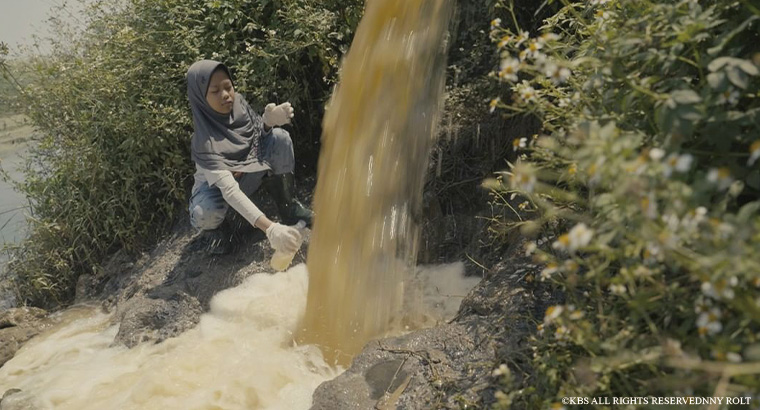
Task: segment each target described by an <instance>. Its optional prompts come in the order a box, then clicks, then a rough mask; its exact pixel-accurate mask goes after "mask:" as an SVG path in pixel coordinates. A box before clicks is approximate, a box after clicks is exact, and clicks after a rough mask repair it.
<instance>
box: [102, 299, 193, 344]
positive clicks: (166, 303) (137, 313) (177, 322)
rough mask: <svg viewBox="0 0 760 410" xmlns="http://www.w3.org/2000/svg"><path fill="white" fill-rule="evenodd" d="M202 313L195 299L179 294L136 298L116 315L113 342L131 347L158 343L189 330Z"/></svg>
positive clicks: (130, 300)
mask: <svg viewBox="0 0 760 410" xmlns="http://www.w3.org/2000/svg"><path fill="white" fill-rule="evenodd" d="M202 311H203V310H202V308H201V304H200V302H198V299H196V298H194V297H192V296H190V295H188V294H187V293H185V292H182V291H176V293H173V294H168V295H158V294H154V295H151V296H147V295H143V294H141V295H137V296H135V297H133V298H131V299H129V300H128V301H126V302H125V306H123V307H120V308H119V310H118V312H117V316H118V317H119V321H120V322H121V325H120V326H119V332H118V333H117V334H116V339H115V341H114V343H117V344H124V345H126V346H127V347H130V348H131V347H134V346H136V345H137V344H139V343H141V342H155V343H158V342H161V341H163V340H166V339H168V338H170V337H174V336H177V335H179V334H180V333H182V332H184V331H186V330H188V329H191V328H193V327H194V326H195V325H196V324H198V321H199V320H200V316H201V313H202Z"/></svg>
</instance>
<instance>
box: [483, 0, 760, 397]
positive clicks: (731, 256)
mask: <svg viewBox="0 0 760 410" xmlns="http://www.w3.org/2000/svg"><path fill="white" fill-rule="evenodd" d="M502 7H503V8H502V9H501V10H502V11H503V15H501V16H500V17H503V19H496V20H494V21H493V22H492V23H491V25H492V27H491V28H492V31H491V36H492V39H493V41H494V44H495V46H496V47H497V48H498V50H499V51H500V52H501V53H502V55H501V64H500V67H499V70H497V71H495V72H493V73H492V76H493V77H494V78H495V79H497V80H498V82H499V83H500V84H502V95H500V96H499V97H498V98H496V99H494V100H493V101H492V102H491V107H492V109H493V110H498V111H496V112H497V113H504V114H505V115H508V116H532V117H536V118H538V119H539V120H540V121H542V123H543V130H542V132H541V133H540V134H539V135H537V136H530V135H526V136H524V138H520V139H516V140H515V141H514V145H513V146H514V148H515V150H517V151H518V152H519V153H520V156H519V158H518V160H517V161H516V162H515V163H514V164H513V166H512V168H511V169H510V170H508V171H505V172H503V173H501V175H500V176H499V177H498V178H496V179H494V180H492V181H489V183H488V185H489V186H490V187H491V188H493V189H494V191H495V192H496V193H497V194H498V195H496V196H495V198H502V199H500V200H497V202H498V203H499V204H500V206H503V207H508V206H511V204H510V203H509V199H508V198H509V194H516V195H519V196H520V197H522V198H524V202H523V203H522V204H521V208H522V209H524V210H526V211H532V212H534V215H535V218H534V219H533V220H531V221H525V222H519V223H512V222H510V221H508V220H502V221H497V226H500V227H504V226H507V227H508V228H509V229H514V230H515V232H517V231H518V230H519V232H521V233H522V234H525V235H529V236H534V237H536V240H535V241H531V242H529V243H528V245H527V248H526V253H528V254H531V255H533V257H534V258H535V260H536V261H538V262H541V263H542V264H545V268H544V269H543V271H542V273H541V277H540V278H537V279H540V280H542V281H544V282H547V283H549V284H551V285H552V286H555V287H557V288H559V289H561V290H562V291H563V293H564V295H565V297H566V301H565V303H563V304H559V305H555V306H552V307H550V308H549V309H548V310H547V311H546V314H545V317H544V320H543V323H540V324H538V331H537V334H536V336H535V338H534V339H533V340H532V341H531V348H532V349H533V352H534V353H533V356H532V359H531V363H532V371H531V372H529V376H528V377H527V378H526V379H524V380H523V381H522V382H520V383H517V382H515V381H513V380H512V379H509V380H507V378H506V377H505V380H504V381H505V382H507V383H506V386H505V390H504V391H502V392H500V393H498V395H497V397H498V398H499V402H500V405H501V406H503V407H508V406H509V405H510V403H511V404H517V403H519V404H521V405H522V406H527V407H529V408H550V407H553V408H558V407H561V398H562V397H569V396H580V397H588V398H591V397H595V396H609V397H614V396H617V397H621V396H626V397H646V396H690V395H691V396H747V395H750V394H757V393H758V392H760V377H759V376H758V374H760V368H759V367H758V361H760V298H758V296H757V295H758V288H760V255H759V254H758V249H759V248H758V243H760V217H758V209H760V202H759V201H758V193H760V171H758V168H759V167H758V165H759V164H760V161H758V157H760V133H759V132H758V131H759V128H760V122H759V121H758V119H759V118H758V113H759V112H760V101H758V97H759V96H760V81H759V80H758V75H759V74H760V70H759V69H758V66H759V65H760V54H758V51H760V49H759V48H758V46H759V44H758V41H757V39H758V24H759V23H760V9H758V8H757V7H755V6H753V5H752V4H751V3H750V2H745V1H725V2H698V1H695V0H678V1H677V0H670V1H659V2H626V1H616V0H593V1H589V2H578V3H570V2H564V8H562V9H561V10H560V11H559V12H557V13H556V14H555V15H554V16H552V17H550V18H548V19H546V21H545V25H544V26H543V27H542V29H541V30H540V32H538V33H527V32H523V31H521V30H520V28H519V26H518V25H517V24H516V23H515V22H510V23H507V22H508V21H510V20H512V19H511V15H512V14H513V13H511V11H512V6H511V5H510V4H509V3H503V4H502ZM558 223H559V224H558ZM503 370H504V369H502V371H499V372H497V374H508V372H506V371H503ZM569 407H572V406H568V408H569ZM599 407H604V406H599Z"/></svg>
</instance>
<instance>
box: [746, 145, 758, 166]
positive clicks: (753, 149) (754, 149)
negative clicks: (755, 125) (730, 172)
mask: <svg viewBox="0 0 760 410" xmlns="http://www.w3.org/2000/svg"><path fill="white" fill-rule="evenodd" d="M758 158H760V140H757V141H755V142H753V143H752V145H750V146H749V159H748V160H747V166H752V164H754V163H755V161H757V159H758Z"/></svg>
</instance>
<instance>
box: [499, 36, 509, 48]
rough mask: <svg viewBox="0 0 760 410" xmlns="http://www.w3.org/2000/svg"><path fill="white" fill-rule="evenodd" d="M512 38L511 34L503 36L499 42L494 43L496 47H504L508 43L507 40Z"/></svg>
mask: <svg viewBox="0 0 760 410" xmlns="http://www.w3.org/2000/svg"><path fill="white" fill-rule="evenodd" d="M510 40H512V37H511V36H504V37H502V38H501V40H499V43H498V44H497V45H496V47H498V48H504V47H506V46H507V44H509V41H510Z"/></svg>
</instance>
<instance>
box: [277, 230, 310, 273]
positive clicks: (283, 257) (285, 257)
mask: <svg viewBox="0 0 760 410" xmlns="http://www.w3.org/2000/svg"><path fill="white" fill-rule="evenodd" d="M294 228H296V229H298V232H299V233H300V234H301V239H299V240H298V247H297V248H296V251H295V252H293V253H290V252H285V251H280V250H275V251H274V255H272V260H270V261H269V265H270V266H271V267H272V269H274V270H276V271H277V272H282V271H284V270H285V269H287V268H288V266H290V262H292V261H293V257H294V256H296V252H298V249H300V248H301V244H302V243H303V235H304V233H305V232H304V230H305V228H306V222H304V221H298V223H297V224H296V225H295V226H294Z"/></svg>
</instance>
